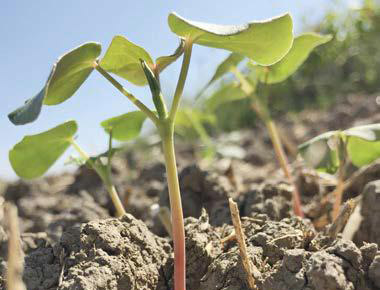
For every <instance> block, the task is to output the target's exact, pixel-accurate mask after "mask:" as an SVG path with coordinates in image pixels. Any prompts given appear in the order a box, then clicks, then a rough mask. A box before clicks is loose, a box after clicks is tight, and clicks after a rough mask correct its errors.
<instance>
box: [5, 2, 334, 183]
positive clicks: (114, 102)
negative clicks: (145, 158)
mask: <svg viewBox="0 0 380 290" xmlns="http://www.w3.org/2000/svg"><path fill="white" fill-rule="evenodd" d="M329 5H331V1H330V0H318V1H315V0H314V1H301V0H281V1H280V0H266V1H262V0H234V1H227V0H215V1H214V0H191V1H178V0H177V1H174V0H165V1H157V0H156V1H154V0H152V1H148V0H145V1H143V0H140V1H129V0H124V1H121V0H110V1H95V0H65V1H54V0H53V1H47V0H33V1H27V0H16V1H12V0H1V1H0V44H1V45H0V56H1V65H0V86H1V90H0V100H1V102H0V133H1V137H0V138H1V139H0V140H1V142H0V179H15V178H16V175H15V174H14V173H13V170H12V168H11V166H10V163H9V161H8V151H9V150H10V149H11V148H12V147H13V145H14V144H16V143H17V142H19V141H20V140H21V139H22V137H23V136H24V135H28V134H36V133H39V132H42V131H45V130H48V129H50V128H52V127H55V126H57V125H58V124H61V123H63V122H64V121H67V120H69V119H75V120H77V122H78V124H79V130H78V139H77V141H78V143H79V144H80V145H81V146H82V147H83V149H85V150H86V151H87V152H88V153H89V154H97V153H100V152H102V151H104V150H105V148H106V143H107V137H106V135H105V133H104V132H103V131H102V129H101V128H100V126H99V123H100V122H101V121H102V120H104V119H107V118H110V117H113V116H117V115H119V114H123V113H126V112H128V111H131V110H134V107H133V105H132V104H131V103H129V101H128V100H127V99H126V98H125V97H123V96H122V95H121V94H120V93H119V92H118V91H117V90H116V89H115V88H114V87H112V86H111V85H110V84H109V83H108V82H107V81H106V80H105V79H103V78H102V77H101V76H100V75H99V74H98V73H97V72H93V73H92V74H91V76H90V77H89V79H88V80H87V81H86V82H85V83H84V84H83V85H82V87H81V88H80V89H79V90H78V91H77V93H76V94H75V95H74V96H73V97H72V98H70V99H69V100H67V101H66V102H64V103H62V104H60V105H59V106H44V107H43V110H42V113H41V115H40V117H39V119H38V120H37V121H35V122H34V123H31V124H28V125H25V126H14V125H13V124H11V123H10V122H9V120H8V118H7V115H8V113H9V112H11V111H13V110H14V109H16V108H17V107H19V106H20V105H21V104H23V103H24V101H25V100H26V99H28V98H30V97H33V96H34V95H35V94H36V93H38V92H39V91H40V90H41V88H42V86H43V85H44V83H45V81H46V79H47V77H48V74H49V72H50V69H51V66H52V65H53V64H54V62H55V61H56V59H57V58H58V57H59V56H60V55H62V54H64V53H65V52H66V51H68V50H71V49H72V48H74V47H76V46H78V45H80V44H82V43H85V42H88V41H96V42H100V43H101V44H102V45H103V50H102V55H104V52H105V51H106V49H107V47H108V45H109V43H110V42H111V40H112V37H113V36H114V35H117V34H121V35H124V36H125V37H127V38H128V39H129V40H131V41H132V42H134V43H136V44H138V45H140V46H142V47H144V48H145V49H146V50H147V51H148V52H149V53H150V54H151V55H152V56H153V57H154V58H157V57H159V56H163V55H168V54H171V53H172V52H173V51H174V50H175V48H176V46H177V44H178V38H177V37H176V35H174V34H173V33H172V32H171V31H170V29H169V27H168V25H167V16H168V14H169V13H170V12H172V11H175V12H177V13H178V14H180V15H181V16H184V17H185V18H188V19H191V20H197V21H203V22H210V23H216V24H242V23H245V22H248V21H252V20H263V19H267V18H271V17H273V16H276V15H280V14H283V13H285V12H290V13H291V15H292V17H293V21H294V30H295V33H300V32H302V30H303V27H304V22H305V21H306V22H307V23H309V24H311V23H313V22H316V21H318V20H319V19H321V18H322V17H323V15H324V12H325V11H326V10H327V9H328V7H329ZM227 54H228V52H226V51H223V50H216V49H211V48H205V47H200V46H196V47H194V49H193V56H192V60H191V65H190V69H189V75H188V79H187V83H186V86H185V95H187V96H192V95H195V94H196V93H197V90H198V89H199V88H201V87H202V85H204V84H205V83H206V82H207V81H208V80H209V79H210V77H211V76H212V74H213V72H214V70H215V68H216V66H217V64H218V63H219V62H220V61H222V60H223V59H224V58H225V56H226V55H227ZM179 68H180V61H178V62H177V63H176V64H174V65H172V66H171V67H170V68H169V69H167V70H166V71H165V72H163V74H162V75H161V83H162V87H163V92H164V94H165V96H169V98H170V96H171V95H172V94H173V91H174V88H175V85H176V81H177V78H178V73H179ZM123 84H124V85H125V87H126V88H128V89H129V90H130V91H131V92H132V93H133V94H134V95H135V96H137V97H138V98H139V99H140V100H141V101H143V102H144V103H146V104H147V105H148V106H150V107H152V102H151V100H150V92H149V91H148V90H147V88H145V87H144V88H141V87H135V86H133V85H131V84H129V83H126V82H124V81H123ZM70 153H72V152H68V153H66V155H65V156H64V157H63V158H61V159H60V160H59V161H58V162H57V164H55V165H54V166H53V168H51V169H50V170H49V171H48V173H57V172H59V171H61V170H64V160H65V157H67V156H68V154H70ZM66 169H67V168H66Z"/></svg>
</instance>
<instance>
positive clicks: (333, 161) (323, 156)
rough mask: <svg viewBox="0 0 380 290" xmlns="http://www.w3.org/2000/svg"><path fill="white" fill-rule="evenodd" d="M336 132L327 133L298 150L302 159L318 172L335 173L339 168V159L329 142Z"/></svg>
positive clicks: (302, 145)
mask: <svg viewBox="0 0 380 290" xmlns="http://www.w3.org/2000/svg"><path fill="white" fill-rule="evenodd" d="M338 132H339V131H329V132H326V133H323V134H321V135H319V136H317V137H314V138H313V139H311V140H309V141H307V142H305V143H303V144H301V145H300V146H299V147H298V150H299V152H300V154H301V156H302V157H303V159H304V160H305V161H306V162H307V163H308V164H309V165H310V166H312V167H314V168H316V169H317V170H319V171H323V172H328V173H335V172H336V171H337V169H338V168H339V158H338V152H337V150H336V149H335V148H334V147H333V146H331V145H330V142H331V140H332V138H334V136H337V134H338Z"/></svg>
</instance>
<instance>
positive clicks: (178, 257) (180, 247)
mask: <svg viewBox="0 0 380 290" xmlns="http://www.w3.org/2000/svg"><path fill="white" fill-rule="evenodd" d="M159 129H160V130H159V131H160V135H161V139H162V148H163V152H164V156H165V165H166V175H167V183H168V187H169V198H170V208H171V220H172V229H173V235H172V236H173V244H174V289H175V290H185V289H186V255H185V229H184V223H183V213H182V202H181V193H180V187H179V181H178V174H177V164H176V159H175V151H174V123H173V122H172V121H171V120H167V122H163V123H162V125H161V126H160V128H159Z"/></svg>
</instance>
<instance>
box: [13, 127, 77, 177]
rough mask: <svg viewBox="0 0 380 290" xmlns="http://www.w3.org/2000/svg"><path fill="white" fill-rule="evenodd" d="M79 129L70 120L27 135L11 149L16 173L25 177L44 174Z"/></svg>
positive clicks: (69, 143)
mask: <svg viewBox="0 0 380 290" xmlns="http://www.w3.org/2000/svg"><path fill="white" fill-rule="evenodd" d="M77 129H78V126H77V124H76V122H75V121H68V122H65V123H63V124H61V125H58V126H57V127H54V128H53V129H50V130H48V131H45V132H43V133H40V134H37V135H29V136H25V137H24V138H23V139H22V140H21V142H19V143H17V144H16V145H15V146H14V147H13V148H12V150H10V151H9V161H10V163H11V165H12V167H13V169H14V171H15V172H16V174H17V175H18V176H20V177H22V178H25V179H32V178H36V177H39V176H41V175H43V174H44V173H45V172H46V171H47V170H48V169H49V168H50V167H51V166H52V165H53V164H54V162H55V161H56V160H57V159H58V158H59V157H60V156H61V155H62V154H63V153H64V152H65V151H66V150H67V148H68V147H69V146H70V145H71V139H72V138H73V136H74V134H75V133H76V132H77Z"/></svg>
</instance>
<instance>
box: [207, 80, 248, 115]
mask: <svg viewBox="0 0 380 290" xmlns="http://www.w3.org/2000/svg"><path fill="white" fill-rule="evenodd" d="M244 98H246V95H245V94H244V92H243V91H242V89H241V88H240V85H239V84H237V83H228V84H226V85H223V86H222V87H221V88H219V89H218V90H217V91H216V92H214V93H213V94H212V95H211V96H210V97H209V98H208V99H207V100H206V104H205V105H206V108H207V109H208V110H210V111H214V110H215V109H217V108H218V107H219V106H220V105H222V104H224V103H228V102H232V101H236V100H241V99H244Z"/></svg>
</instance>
